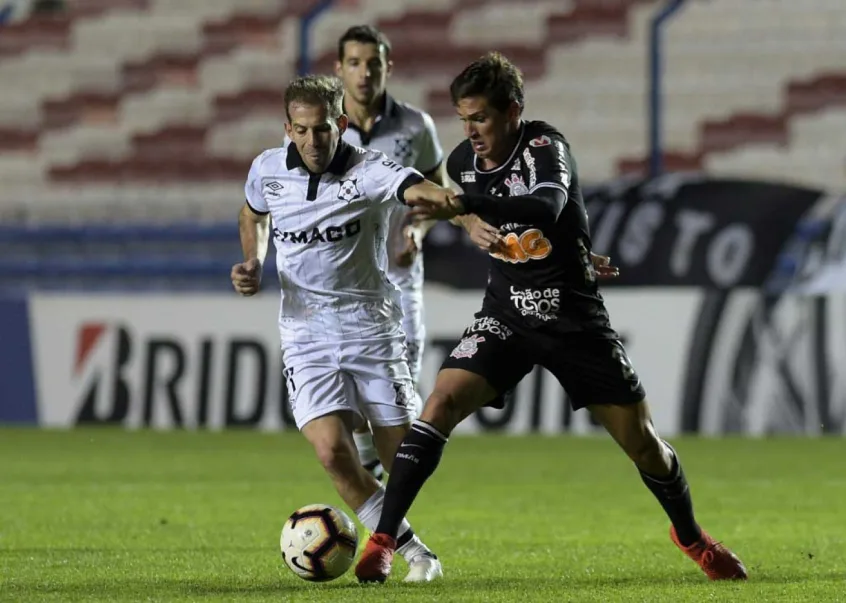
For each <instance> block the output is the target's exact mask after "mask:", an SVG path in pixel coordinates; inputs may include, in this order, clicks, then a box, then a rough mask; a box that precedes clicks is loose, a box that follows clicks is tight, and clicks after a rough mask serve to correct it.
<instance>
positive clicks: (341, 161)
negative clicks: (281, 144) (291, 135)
mask: <svg viewBox="0 0 846 603" xmlns="http://www.w3.org/2000/svg"><path fill="white" fill-rule="evenodd" d="M351 154H352V146H351V145H349V144H347V143H346V142H344V140H343V139H341V140H339V141H338V148H337V149H335V156H334V157H332V161H330V162H329V167H327V168H326V171H327V172H329V173H330V174H334V175H336V176H343V175H344V174H345V173H346V171H347V169H346V168H347V164H348V163H349V159H350V155H351ZM285 165H286V166H287V167H288V169H289V170H293V169H294V168H302V169H304V170H305V171H306V172H308V173H309V174H311V173H312V172H311V170H309V169H308V167H306V164H305V162H304V161H303V157H302V155H300V152H299V151H298V150H297V145H295V144H294V143H293V141H292V142H290V143H288V156H287V157H286V159H285Z"/></svg>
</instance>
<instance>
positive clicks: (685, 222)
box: [670, 209, 716, 276]
mask: <svg viewBox="0 0 846 603" xmlns="http://www.w3.org/2000/svg"><path fill="white" fill-rule="evenodd" d="M715 221H716V220H715V219H714V216H712V215H711V214H706V213H704V212H699V211H693V210H690V209H683V210H681V211H680V212H679V213H678V215H677V216H676V226H678V227H679V235H678V238H677V239H676V244H675V246H674V247H673V252H672V254H671V255H670V270H671V272H672V273H673V274H674V275H675V276H687V274H688V272H690V265H691V263H692V261H693V248H694V246H695V245H696V239H697V238H699V236H700V235H702V234H705V233H706V232H708V231H709V230H711V229H712V228H713V227H714V222H715Z"/></svg>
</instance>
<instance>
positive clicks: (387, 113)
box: [347, 92, 399, 146]
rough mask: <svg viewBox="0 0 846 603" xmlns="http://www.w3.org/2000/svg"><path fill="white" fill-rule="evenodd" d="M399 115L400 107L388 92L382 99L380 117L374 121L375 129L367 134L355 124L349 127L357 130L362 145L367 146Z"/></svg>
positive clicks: (371, 129)
mask: <svg viewBox="0 0 846 603" xmlns="http://www.w3.org/2000/svg"><path fill="white" fill-rule="evenodd" d="M398 114H399V107H398V106H397V102H396V101H395V100H394V97H392V96H391V95H390V94H388V93H387V92H386V93H385V95H384V96H383V97H382V108H381V109H380V111H379V115H377V116H376V119H375V120H374V121H373V127H372V128H370V131H369V132H365V131H364V130H362V129H361V128H359V127H358V126H357V125H355V124H354V123H352V122H350V124H349V125H348V126H347V127H348V128H350V129H351V130H355V132H356V133H358V136H359V138H361V144H363V145H365V146H367V145H369V144H370V141H371V140H373V137H374V136H376V135H377V134H378V132H379V130H380V129H382V128H385V127H387V122H388V121H389V120H390V119H392V118H395V117H396V116H397V115H398Z"/></svg>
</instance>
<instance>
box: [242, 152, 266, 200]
mask: <svg viewBox="0 0 846 603" xmlns="http://www.w3.org/2000/svg"><path fill="white" fill-rule="evenodd" d="M263 159H264V153H262V154H261V155H259V156H258V157H256V158H255V159H254V160H253V164H252V165H251V166H250V173H249V174H248V175H247V182H246V184H245V185H244V196H245V197H246V199H247V205H249V206H250V209H252V210H253V211H254V212H256V213H257V214H266V213H269V212H270V209H268V207H267V202H266V201H265V200H264V196H263V195H262V193H261V164H262V160H263Z"/></svg>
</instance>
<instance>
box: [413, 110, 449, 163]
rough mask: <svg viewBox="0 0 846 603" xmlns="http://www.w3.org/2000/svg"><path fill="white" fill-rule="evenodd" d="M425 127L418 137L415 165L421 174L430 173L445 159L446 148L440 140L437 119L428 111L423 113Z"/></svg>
mask: <svg viewBox="0 0 846 603" xmlns="http://www.w3.org/2000/svg"><path fill="white" fill-rule="evenodd" d="M422 117H423V129H422V130H421V132H420V137H419V139H418V145H419V147H418V152H417V161H416V162H415V163H414V167H415V168H417V170H418V171H419V172H420V173H421V174H428V173H430V172H431V171H433V170H434V169H435V168H436V167H438V166H439V165H441V163H442V162H443V160H444V150H443V149H442V148H441V143H440V142H438V131H437V129H436V128H435V120H433V119H432V117H431V116H430V115H429V114H428V113H423V114H422Z"/></svg>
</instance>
